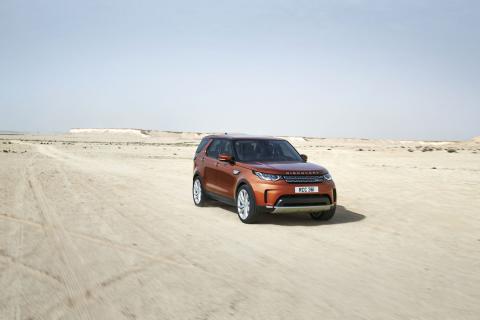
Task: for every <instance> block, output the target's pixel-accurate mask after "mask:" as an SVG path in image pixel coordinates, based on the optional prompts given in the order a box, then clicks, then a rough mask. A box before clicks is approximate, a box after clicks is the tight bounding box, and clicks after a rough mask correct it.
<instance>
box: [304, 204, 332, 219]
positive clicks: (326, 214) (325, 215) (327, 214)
mask: <svg viewBox="0 0 480 320" xmlns="http://www.w3.org/2000/svg"><path fill="white" fill-rule="evenodd" d="M336 209H337V206H336V205H334V206H333V207H332V208H331V209H330V210H327V211H320V212H314V213H310V217H312V219H313V220H319V221H327V220H330V219H332V218H333V216H334V215H335V210H336Z"/></svg>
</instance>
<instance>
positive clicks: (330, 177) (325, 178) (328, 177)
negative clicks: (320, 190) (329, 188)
mask: <svg viewBox="0 0 480 320" xmlns="http://www.w3.org/2000/svg"><path fill="white" fill-rule="evenodd" d="M323 179H324V180H326V181H332V179H333V178H332V176H331V175H330V173H327V174H324V175H323Z"/></svg>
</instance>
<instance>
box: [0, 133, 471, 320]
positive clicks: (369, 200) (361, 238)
mask: <svg viewBox="0 0 480 320" xmlns="http://www.w3.org/2000/svg"><path fill="white" fill-rule="evenodd" d="M57 138H59V140H61V138H62V137H57ZM67 138H68V139H69V141H73V142H75V143H73V144H69V143H65V142H63V143H61V142H57V143H51V144H43V143H42V144H40V142H41V141H42V140H41V138H38V137H37V138H35V139H36V140H38V141H18V140H16V141H13V142H14V143H13V144H12V145H9V148H11V149H12V150H16V151H18V153H15V154H13V153H8V154H2V155H0V164H1V166H0V182H1V183H0V191H1V193H0V197H1V198H0V200H1V202H0V272H1V273H0V287H1V288H2V290H1V291H0V318H2V319H230V318H231V319H267V318H268V319H314V318H315V319H316V318H322V319H405V318H412V319H453V318H455V319H478V315H479V314H480V308H479V307H478V301H480V236H479V232H478V230H480V215H479V213H480V194H479V190H480V161H479V155H478V154H473V153H472V152H466V151H465V152H460V153H458V154H448V153H446V152H440V151H437V152H431V153H409V152H407V151H406V150H403V149H400V148H397V147H398V143H397V142H391V141H390V142H382V143H379V144H376V143H377V142H368V143H370V146H369V147H370V148H375V149H376V151H375V152H358V151H357V149H358V146H357V145H354V144H353V143H352V142H351V141H341V140H336V141H328V140H322V141H320V142H319V141H311V142H308V141H307V142H302V143H301V144H300V145H298V147H299V148H300V149H301V150H302V151H303V152H305V153H307V154H308V155H309V156H310V159H312V161H314V162H319V163H322V164H324V165H325V166H327V167H328V168H329V169H330V171H331V172H332V174H333V175H334V178H335V179H336V182H337V186H338V188H339V190H340V198H339V199H340V204H341V205H342V206H341V207H340V208H339V212H338V214H337V216H336V217H335V218H334V219H333V220H332V221H331V222H328V223H316V222H313V221H311V220H310V219H309V218H308V217H307V216H297V215H285V216H265V217H264V218H263V219H262V220H261V221H260V223H259V224H256V225H243V224H241V223H240V222H239V221H238V218H237V217H236V215H235V213H234V210H232V209H230V208H228V207H225V206H222V205H219V204H217V203H211V204H210V205H209V206H208V207H206V208H196V207H194V206H193V204H192V200H191V195H190V188H191V185H190V184H191V166H192V163H191V160H190V157H191V154H192V153H193V150H194V149H193V147H192V146H190V145H191V140H178V141H176V142H175V141H174V142H172V141H171V140H172V139H173V138H172V137H170V136H169V137H168V138H169V140H168V143H162V141H163V140H161V138H158V140H157V141H156V144H152V145H148V144H143V143H141V142H139V143H131V144H126V143H121V142H118V140H119V139H118V138H117V139H116V140H115V141H117V143H116V144H113V145H112V144H110V143H108V136H104V137H103V138H102V139H104V140H105V141H106V143H98V142H95V143H94V142H80V141H75V139H74V138H72V137H71V136H68V137H65V138H64V139H67ZM35 139H33V140H35ZM132 139H133V138H129V140H128V141H130V142H131V141H132ZM30 140H32V139H30ZM184 142H187V143H184ZM362 143H364V144H365V143H367V142H362ZM333 144H335V145H336V146H337V147H336V148H335V147H334V148H333V150H328V149H327V147H329V148H330V149H331V147H330V145H333ZM362 147H363V148H365V147H364V146H363V145H362ZM472 150H474V149H472ZM23 151H27V152H24V153H21V152H23ZM433 166H435V168H436V169H432V167H433Z"/></svg>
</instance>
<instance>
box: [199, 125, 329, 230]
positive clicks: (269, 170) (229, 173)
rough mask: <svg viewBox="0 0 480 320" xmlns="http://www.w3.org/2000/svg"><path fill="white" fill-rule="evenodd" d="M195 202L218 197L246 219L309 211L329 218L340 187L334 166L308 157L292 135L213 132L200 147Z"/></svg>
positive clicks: (248, 220)
mask: <svg viewBox="0 0 480 320" xmlns="http://www.w3.org/2000/svg"><path fill="white" fill-rule="evenodd" d="M192 193H193V202H194V203H195V205H197V206H203V205H204V204H205V201H206V200H208V199H214V200H218V201H221V202H224V203H226V204H229V205H232V206H236V207H237V212H238V217H239V218H240V220H241V221H242V222H244V223H253V222H255V221H256V220H257V219H258V217H259V215H260V214H261V213H263V212H269V213H273V214H277V213H309V214H310V216H311V217H312V219H315V220H329V219H331V218H332V217H333V215H334V214H335V209H336V202H337V193H336V189H335V184H334V182H333V180H332V177H331V175H330V174H329V173H328V171H327V170H326V169H325V168H324V167H322V166H319V165H317V164H313V163H309V162H307V156H305V155H303V154H302V155H301V154H299V153H298V151H297V150H296V149H295V148H294V147H293V146H292V145H291V144H290V143H289V142H288V141H287V140H284V139H280V138H273V137H254V136H243V135H228V134H225V135H210V136H206V137H204V138H203V139H202V140H201V142H200V144H199V145H198V147H197V150H196V152H195V157H194V165H193V188H192Z"/></svg>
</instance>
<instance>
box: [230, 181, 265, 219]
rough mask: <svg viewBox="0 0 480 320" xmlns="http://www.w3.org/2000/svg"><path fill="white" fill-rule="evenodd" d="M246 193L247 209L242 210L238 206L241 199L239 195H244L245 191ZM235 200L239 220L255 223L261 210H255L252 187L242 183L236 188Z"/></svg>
mask: <svg viewBox="0 0 480 320" xmlns="http://www.w3.org/2000/svg"><path fill="white" fill-rule="evenodd" d="M244 192H246V194H247V195H248V210H247V211H246V214H245V212H242V209H241V208H240V205H241V204H240V202H241V201H242V200H241V199H242V198H241V197H242V194H243V196H245V193H244ZM243 198H244V199H245V197H243ZM235 200H236V201H235V202H236V204H237V213H238V218H239V219H240V221H242V222H243V223H247V224H250V223H255V222H256V221H257V220H258V217H259V216H260V214H261V212H260V211H259V210H257V206H256V202H255V196H254V195H253V191H252V189H251V188H250V187H249V186H248V185H243V186H241V187H240V188H239V189H238V190H237V196H236V198H235Z"/></svg>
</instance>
